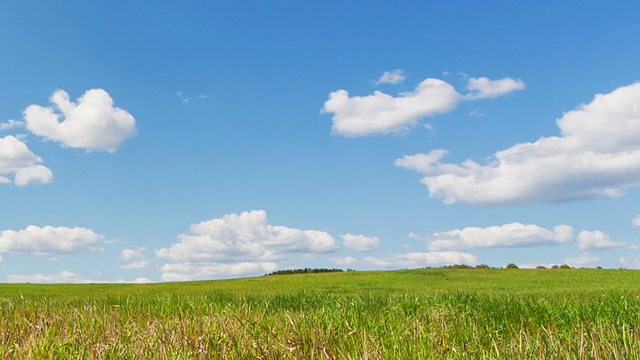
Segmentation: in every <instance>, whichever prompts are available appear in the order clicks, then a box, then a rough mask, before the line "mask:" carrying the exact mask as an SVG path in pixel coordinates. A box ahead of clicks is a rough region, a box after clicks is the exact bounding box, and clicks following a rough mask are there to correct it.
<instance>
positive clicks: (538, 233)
mask: <svg viewBox="0 0 640 360" xmlns="http://www.w3.org/2000/svg"><path fill="white" fill-rule="evenodd" d="M426 240H427V241H428V242H429V250H432V251H443V250H457V249H468V248H488V247H510V246H538V245H545V244H559V243H564V242H567V241H572V240H573V228H572V227H571V226H567V225H557V226H555V227H554V228H553V230H547V229H545V228H542V227H540V226H537V225H525V224H521V223H518V222H516V223H511V224H505V225H502V226H489V227H485V228H480V227H466V228H463V229H456V230H451V231H443V232H437V233H434V234H432V235H430V236H427V237H426Z"/></svg>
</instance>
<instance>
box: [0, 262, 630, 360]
mask: <svg viewBox="0 0 640 360" xmlns="http://www.w3.org/2000/svg"><path fill="white" fill-rule="evenodd" d="M639 324H640V272H636V271H630V270H595V269H591V270H587V269H569V270H559V269H557V270H551V269H549V270H518V269H514V270H511V269H508V270H507V269H421V270H404V271H390V272H346V273H324V274H302V275H286V276H263V277H257V278H247V279H235V280H224V281H207V282H190V283H160V284H146V285H115V284H114V285H105V284H95V285H33V284H4V285H1V284H0V358H3V359H28V358H36V359H98V358H102V359H104V358H108V359H109V358H111V359H141V358H150V359H191V358H196V359H197V358H200V359H210V358H213V359H463V358H464V359H469V358H472V359H636V358H639V357H640V338H639V336H638V330H639V329H638V325H639Z"/></svg>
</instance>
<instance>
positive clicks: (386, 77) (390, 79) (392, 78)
mask: <svg viewBox="0 0 640 360" xmlns="http://www.w3.org/2000/svg"><path fill="white" fill-rule="evenodd" d="M404 79H405V76H404V71H402V70H400V69H396V70H391V71H385V72H384V73H383V74H382V75H381V76H380V77H379V78H378V80H376V85H380V84H400V83H401V82H403V81H404Z"/></svg>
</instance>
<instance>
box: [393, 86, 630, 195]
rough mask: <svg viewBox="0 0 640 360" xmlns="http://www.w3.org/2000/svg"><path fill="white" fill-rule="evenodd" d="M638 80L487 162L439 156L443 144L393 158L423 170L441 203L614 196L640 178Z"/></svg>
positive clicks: (558, 121) (432, 191)
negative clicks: (451, 161)
mask: <svg viewBox="0 0 640 360" xmlns="http://www.w3.org/2000/svg"><path fill="white" fill-rule="evenodd" d="M639 103H640V83H636V84H632V85H629V86H624V87H621V88H618V89H616V90H614V91H613V92H611V93H608V94H604V95H603V94H599V95H596V96H595V99H594V100H593V101H592V102H591V103H589V104H586V105H581V106H579V107H578V108H577V109H575V110H573V111H570V112H568V113H565V114H564V116H562V118H560V119H558V120H557V124H558V127H559V128H560V131H561V136H552V137H543V138H540V139H539V140H537V141H535V142H532V143H522V144H517V145H514V146H512V147H511V148H508V149H506V150H502V151H499V152H497V153H496V154H495V155H494V157H493V159H491V160H490V161H489V162H488V164H486V165H480V164H478V163H476V162H474V161H472V160H467V161H466V162H464V163H462V164H461V165H456V164H448V163H442V162H441V161H440V160H441V158H442V157H443V156H444V155H445V154H446V153H447V152H446V150H442V149H438V150H433V151H431V152H429V153H427V154H416V155H410V156H405V157H403V158H401V159H397V160H396V161H395V164H396V165H397V166H399V167H402V168H406V169H413V170H416V171H419V172H421V173H424V174H426V175H427V176H426V177H424V178H423V179H422V183H424V184H425V185H426V186H427V187H428V189H429V195H430V196H431V197H435V198H437V199H441V200H442V201H443V202H444V203H446V204H454V203H457V202H468V203H473V204H480V205H491V204H517V203H533V202H559V201H569V200H576V199H588V198H598V197H616V196H620V195H621V194H622V191H623V189H624V188H627V187H631V186H636V185H639V184H640V106H638V104H639Z"/></svg>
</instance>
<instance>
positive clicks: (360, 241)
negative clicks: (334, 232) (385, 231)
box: [340, 234, 382, 252]
mask: <svg viewBox="0 0 640 360" xmlns="http://www.w3.org/2000/svg"><path fill="white" fill-rule="evenodd" d="M340 237H341V238H342V243H343V244H344V246H346V247H348V248H349V249H351V250H353V251H362V252H364V251H371V250H375V249H378V248H380V246H381V244H382V242H381V241H380V239H378V238H377V237H375V236H364V235H351V234H345V235H341V236H340Z"/></svg>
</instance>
